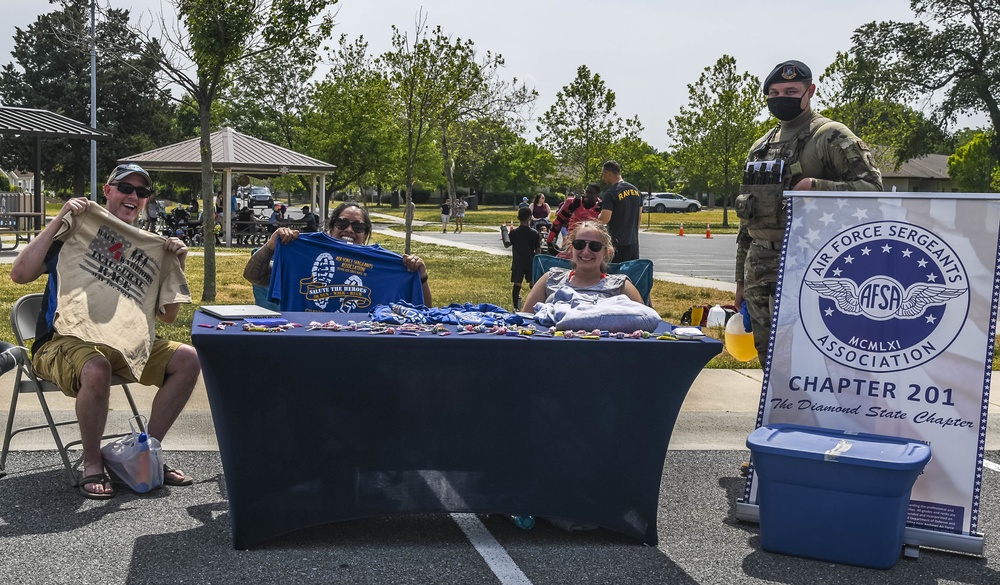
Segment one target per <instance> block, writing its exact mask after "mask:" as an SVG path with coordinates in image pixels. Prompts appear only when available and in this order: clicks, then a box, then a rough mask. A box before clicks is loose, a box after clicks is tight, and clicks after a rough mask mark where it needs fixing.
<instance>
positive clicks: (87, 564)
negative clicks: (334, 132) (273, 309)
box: [0, 370, 1000, 585]
mask: <svg viewBox="0 0 1000 585" xmlns="http://www.w3.org/2000/svg"><path fill="white" fill-rule="evenodd" d="M760 380H761V372H760V371H759V370H704V371H703V372H702V374H701V375H700V376H699V378H698V379H697V380H696V381H695V384H694V385H693V386H692V389H691V391H690V392H689V393H688V395H687V398H686V400H685V402H684V406H683V408H682V410H681V414H680V416H679V417H678V420H677V424H676V425H675V429H674V433H673V435H672V438H671V445H670V451H669V452H668V454H667V457H666V461H665V464H664V471H663V479H662V482H661V488H660V508H659V514H658V529H659V535H660V542H659V544H658V545H657V546H655V547H650V546H644V545H642V544H641V543H639V542H638V541H635V540H632V539H629V538H626V537H623V536H621V535H618V534H616V533H613V532H610V531H607V530H603V529H599V530H595V531H590V532H572V533H571V532H565V531H563V530H562V529H559V528H556V527H555V526H553V525H551V524H548V523H546V522H544V521H539V522H538V523H537V524H536V527H535V528H534V529H533V530H531V531H530V532H524V531H522V530H520V529H518V528H516V527H515V526H514V524H513V523H512V522H510V521H509V520H508V519H506V518H505V517H502V516H489V517H487V516H474V515H471V514H451V515H447V514H438V515H415V516H402V517H389V518H370V519H359V520H354V521H349V522H341V523H335V524H329V525H325V526H319V527H315V528H312V529H307V530H302V531H298V532H294V533H291V534H288V535H285V536H282V537H279V538H275V539H272V540H269V541H267V542H265V543H264V544H263V545H262V546H260V547H258V548H256V549H253V550H250V551H236V550H233V548H232V542H231V535H230V531H229V524H228V505H227V500H226V484H225V477H224V474H223V470H222V464H221V460H220V458H219V454H218V452H217V444H216V442H215V433H214V427H213V425H212V419H211V412H210V409H209V406H208V401H207V395H206V393H205V389H204V386H203V385H202V384H201V383H200V382H199V385H198V387H197V388H196V390H195V395H194V397H193V398H192V400H191V402H190V403H189V405H188V408H187V409H185V411H184V413H183V414H182V415H181V418H180V419H179V420H178V423H177V424H176V425H175V427H174V428H173V429H172V430H171V433H170V435H168V436H167V437H166V439H165V441H164V448H165V449H166V450H167V451H168V453H167V460H168V461H169V462H170V463H171V464H172V465H174V466H176V467H180V468H182V469H184V470H185V471H186V472H189V473H190V474H192V475H193V476H194V477H195V478H196V480H197V481H196V483H195V485H194V486H192V487H188V488H180V487H168V488H163V489H161V490H158V491H156V492H153V493H152V494H149V495H144V496H139V495H135V494H132V493H131V492H128V491H127V490H125V488H120V493H119V494H118V495H117V496H116V497H115V498H114V499H112V500H110V501H108V502H99V501H91V500H84V499H83V498H81V497H80V496H79V495H77V493H76V492H75V491H74V490H73V489H72V488H70V487H69V486H68V485H67V484H66V482H65V479H64V474H63V471H62V469H61V466H60V465H59V459H58V457H57V455H56V453H55V452H54V450H52V440H51V437H50V436H49V435H48V433H47V432H46V431H44V430H43V431H36V432H34V433H27V434H25V435H19V436H18V437H16V438H15V443H14V449H15V451H14V452H13V453H12V455H11V457H10V459H9V460H8V463H7V472H8V475H7V476H6V477H5V478H3V479H0V559H2V561H0V578H4V579H5V580H6V581H8V582H19V583H271V582H274V583H345V584H354V583H358V584H361V583H365V584H382V583H385V584H395V583H415V584H423V583H428V584H430V583H441V584H451V583H455V584H459V583H477V584H478V583H502V584H515V583H516V584H522V585H526V584H536V585H541V584H567V583H616V584H619V583H620V584H648V583H682V584H683V583H691V584H695V583H697V584H708V583H718V584H732V583H789V584H795V585H799V584H801V585H805V584H813V583H825V584H840V583H844V584H847V583H875V582H878V583H900V584H903V583H906V584H910V583H917V584H921V583H973V584H983V585H986V584H995V583H1000V550H998V545H996V539H995V537H993V535H992V534H990V532H991V530H992V529H993V528H994V527H1000V502H998V498H997V494H998V493H1000V492H998V490H1000V472H998V471H994V469H993V468H991V469H985V470H984V482H983V488H982V489H983V494H984V495H983V498H982V502H983V507H982V509H981V511H980V530H981V531H982V532H984V533H985V534H986V556H985V558H977V557H971V556H965V555H957V554H952V553H944V552H938V551H931V550H926V549H924V550H922V552H921V555H920V558H919V559H917V560H915V561H911V560H905V561H902V560H901V561H900V562H899V563H898V564H897V565H896V566H895V567H894V568H893V569H891V570H888V571H879V570H872V569H863V568H856V567H849V566H845V565H837V564H833V563H827V562H818V561H811V560H805V559H799V558H794V557H788V556H783V555H777V554H772V553H769V552H765V551H763V550H761V548H760V539H759V531H758V527H757V525H755V524H748V523H741V522H738V521H737V520H736V519H735V517H734V507H735V501H736V499H737V498H738V497H739V495H740V494H741V493H742V490H743V480H742V479H740V478H739V477H738V473H737V467H738V465H739V463H740V462H741V461H743V460H745V459H746V457H747V455H748V451H747V450H746V448H745V441H746V436H747V434H748V433H749V432H750V431H751V430H752V429H753V425H754V415H755V413H756V408H757V402H758V399H759V392H760ZM11 386H12V379H11V374H7V375H6V376H4V377H2V378H0V404H3V405H6V404H9V399H10V388H11ZM153 390H154V389H152V388H149V387H142V386H139V387H134V388H133V391H134V393H135V395H136V399H137V402H138V403H139V409H140V411H141V412H148V411H149V405H150V403H151V400H152V397H153ZM117 394H118V393H116V395H117ZM993 396H997V398H995V399H994V402H993V404H991V406H992V407H993V408H991V410H995V408H996V407H998V406H1000V395H998V394H993ZM50 404H51V406H52V407H53V408H54V409H55V413H56V415H71V414H72V411H71V409H72V404H73V403H72V401H71V400H70V399H67V398H65V397H62V396H59V395H54V396H52V397H51V400H50ZM125 408H126V407H125V405H124V404H122V403H121V402H118V401H116V402H114V403H113V404H112V412H111V417H110V422H109V427H110V428H120V429H124V428H126V427H125V418H126V417H125V414H124V409H125ZM4 418H6V417H5V416H4ZM40 418H41V415H40V413H39V410H38V407H37V401H35V400H34V399H33V397H32V396H30V395H25V396H23V397H22V398H21V401H20V404H19V414H18V421H19V422H21V421H30V420H39V419H40ZM992 418H993V420H994V421H997V420H998V418H997V417H996V416H994V417H992ZM996 424H997V423H994V424H993V425H991V426H990V431H989V433H988V443H987V448H988V449H989V450H990V452H989V453H988V454H987V459H988V461H990V462H992V463H1000V452H998V451H997V450H998V449H1000V432H997V429H996V428H995V427H996ZM66 432H67V434H68V436H70V437H74V436H75V435H74V432H75V431H74V427H66ZM994 468H995V469H1000V467H998V466H995V467H994ZM267 480H268V466H267V461H261V462H260V481H262V482H266V481H267ZM866 529H871V527H866ZM498 559H499V560H498Z"/></svg>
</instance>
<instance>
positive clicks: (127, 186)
mask: <svg viewBox="0 0 1000 585" xmlns="http://www.w3.org/2000/svg"><path fill="white" fill-rule="evenodd" d="M112 186H113V187H114V188H115V189H118V190H119V191H121V192H122V194H124V195H131V194H132V193H133V192H135V196H136V197H138V198H139V199H148V198H149V196H150V195H152V194H153V192H152V191H150V190H149V189H147V188H145V187H136V186H135V185H133V184H132V183H115V184H114V185H112Z"/></svg>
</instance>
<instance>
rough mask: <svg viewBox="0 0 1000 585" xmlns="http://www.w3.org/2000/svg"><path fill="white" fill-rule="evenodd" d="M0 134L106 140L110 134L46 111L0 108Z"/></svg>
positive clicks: (9, 107) (10, 107)
mask: <svg viewBox="0 0 1000 585" xmlns="http://www.w3.org/2000/svg"><path fill="white" fill-rule="evenodd" d="M0 134H16V135H20V136H37V137H39V138H80V139H83V140H108V139H110V138H111V134H109V133H108V132H104V131H101V130H94V129H93V128H91V127H90V126H85V125H83V124H81V123H79V122H77V121H76V120H71V119H70V118H67V117H66V116H61V115H59V114H56V113H55V112H50V111H48V110H36V109H32V108H15V107H13V106H0Z"/></svg>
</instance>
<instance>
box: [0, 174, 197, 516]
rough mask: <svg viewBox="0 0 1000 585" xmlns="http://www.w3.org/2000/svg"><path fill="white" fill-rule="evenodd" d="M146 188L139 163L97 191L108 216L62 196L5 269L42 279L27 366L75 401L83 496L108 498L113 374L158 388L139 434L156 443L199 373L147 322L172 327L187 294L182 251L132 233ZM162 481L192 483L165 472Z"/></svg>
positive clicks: (17, 276)
mask: <svg viewBox="0 0 1000 585" xmlns="http://www.w3.org/2000/svg"><path fill="white" fill-rule="evenodd" d="M151 187H152V181H151V180H150V177H149V173H147V172H146V171H145V170H144V169H143V168H142V167H140V166H139V165H136V164H125V165H119V166H117V167H116V168H115V170H114V171H112V172H111V175H110V176H109V177H108V181H107V184H105V185H104V195H105V197H106V198H107V209H104V208H102V207H100V206H99V205H97V204H96V203H92V202H90V201H88V200H87V199H86V198H84V197H79V198H74V199H70V200H69V201H67V202H66V204H65V205H63V207H62V209H61V210H59V214H58V215H57V216H56V218H55V219H54V220H52V221H51V222H50V223H49V224H48V225H47V226H46V227H45V229H44V230H42V232H41V233H39V234H38V237H36V238H35V239H34V240H32V241H31V243H30V244H28V246H27V247H26V248H25V249H24V251H22V252H21V254H19V255H18V257H17V259H16V260H15V261H14V265H13V267H12V268H11V272H10V277H11V280H13V281H14V282H16V283H18V284H27V283H29V282H33V281H34V280H36V279H37V278H38V277H40V276H41V275H42V274H46V273H47V274H48V275H49V280H48V284H47V286H46V289H45V297H44V300H43V303H42V311H43V312H42V314H41V315H40V316H39V321H38V327H37V330H36V335H37V336H36V339H35V342H34V344H33V347H32V351H33V356H32V364H33V365H34V367H35V370H36V371H37V372H38V374H39V375H41V376H42V377H44V378H47V379H49V380H52V381H53V382H55V383H56V384H57V385H58V386H59V387H60V388H61V389H62V391H63V392H64V393H66V394H67V395H69V396H75V397H76V414H77V418H78V419H79V424H80V436H81V439H82V447H83V477H82V479H81V480H80V483H79V485H78V490H79V492H80V494H81V495H83V496H84V497H87V498H91V499H108V498H110V497H112V496H113V495H114V491H113V490H112V487H111V482H110V481H109V479H108V476H107V475H106V474H105V472H104V460H103V458H102V456H101V437H102V435H104V427H105V424H106V423H107V418H108V406H109V398H110V394H111V377H112V375H118V376H121V377H123V378H126V379H128V380H133V381H137V382H139V383H141V384H145V385H150V386H156V387H158V388H159V390H157V392H156V397H155V398H154V399H153V407H152V412H151V413H150V416H149V425H148V427H147V431H148V433H149V434H150V435H151V436H153V437H155V438H156V439H157V440H159V441H162V440H163V437H164V435H166V433H167V431H168V430H169V429H170V427H171V425H173V423H174V421H175V420H177V417H178V415H180V413H181V410H183V408H184V405H185V404H187V401H188V398H190V396H191V392H192V390H193V389H194V385H195V383H196V382H197V380H198V375H199V373H200V371H201V367H200V364H199V362H198V354H197V352H196V351H195V349H194V348H193V347H192V346H190V345H184V344H180V343H177V342H173V341H166V340H163V339H159V338H157V337H155V329H154V325H155V319H156V318H159V319H160V320H161V321H164V322H167V323H172V322H173V321H174V320H175V319H176V318H177V314H178V312H179V310H180V305H181V303H189V302H191V295H190V291H189V290H188V285H187V280H186V279H185V277H184V263H185V260H186V259H187V253H188V248H187V246H185V245H184V243H183V242H182V241H181V240H179V239H177V238H167V239H165V240H164V239H163V238H162V237H160V236H157V235H155V234H150V233H149V232H146V231H143V230H141V229H139V228H137V227H135V223H136V221H137V220H138V219H139V217H140V214H141V213H142V210H143V208H144V207H145V206H146V202H147V200H148V198H149V196H150V195H151V190H150V188H151ZM163 481H164V483H165V484H167V485H174V486H179V485H190V484H191V478H190V477H187V476H186V475H185V474H184V473H183V472H182V471H180V470H176V469H171V468H169V467H167V466H166V465H164V476H163Z"/></svg>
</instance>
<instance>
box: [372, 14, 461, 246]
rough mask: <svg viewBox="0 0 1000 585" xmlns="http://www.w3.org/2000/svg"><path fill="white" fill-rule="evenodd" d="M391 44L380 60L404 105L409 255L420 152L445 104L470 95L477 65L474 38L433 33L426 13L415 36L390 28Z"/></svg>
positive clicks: (439, 123) (419, 19) (440, 121)
mask: <svg viewBox="0 0 1000 585" xmlns="http://www.w3.org/2000/svg"><path fill="white" fill-rule="evenodd" d="M392 46H393V50H392V51H389V52H387V53H384V54H383V55H382V56H381V58H380V61H381V62H382V63H384V64H385V66H386V67H387V72H388V78H389V87H390V91H391V92H392V96H393V98H394V99H395V100H397V102H398V103H399V104H400V117H399V123H400V127H401V130H402V135H403V142H404V144H405V152H406V158H405V161H406V162H405V169H406V177H405V186H406V212H405V217H406V240H405V244H404V250H405V252H406V253H407V254H409V252H410V239H411V234H412V229H413V183H414V171H415V169H416V166H417V158H418V154H419V152H420V149H421V146H422V145H424V144H425V142H426V141H427V140H428V139H429V136H430V133H432V132H433V133H435V134H437V132H438V131H439V130H440V129H441V127H442V124H443V123H444V121H445V120H446V119H447V114H446V108H447V107H448V106H449V104H450V103H451V100H453V99H455V98H454V96H455V95H459V96H465V95H468V92H469V91H470V90H469V88H468V87H467V86H466V84H467V83H468V80H469V79H470V78H473V74H472V70H473V69H475V67H476V63H475V61H474V60H473V57H474V56H475V51H474V50H473V45H472V42H471V41H462V40H461V39H456V40H455V41H454V42H452V41H451V40H450V39H449V38H448V37H446V36H445V35H444V33H443V32H442V31H441V27H440V26H438V27H436V28H435V29H434V30H433V31H429V30H428V27H427V20H426V18H423V15H422V12H421V13H419V14H418V16H417V23H416V30H415V31H414V34H413V39H412V40H411V39H410V38H409V36H408V35H407V34H404V33H401V32H399V29H397V28H396V27H393V28H392ZM446 166H448V167H450V165H446ZM449 171H450V169H449Z"/></svg>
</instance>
